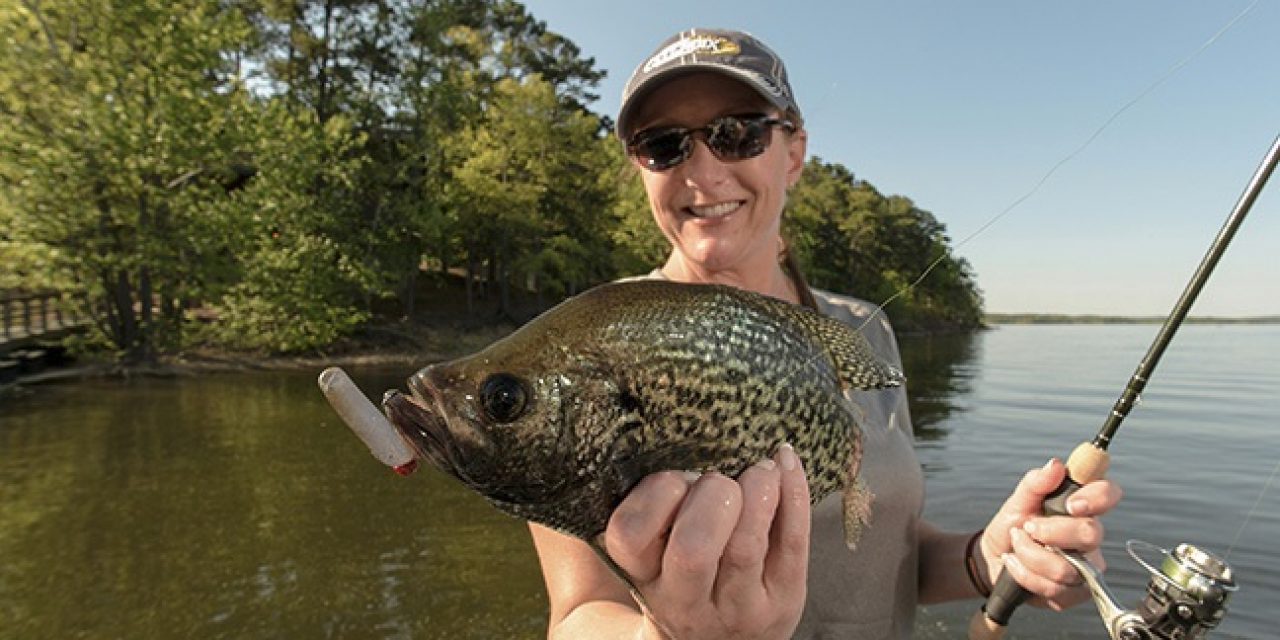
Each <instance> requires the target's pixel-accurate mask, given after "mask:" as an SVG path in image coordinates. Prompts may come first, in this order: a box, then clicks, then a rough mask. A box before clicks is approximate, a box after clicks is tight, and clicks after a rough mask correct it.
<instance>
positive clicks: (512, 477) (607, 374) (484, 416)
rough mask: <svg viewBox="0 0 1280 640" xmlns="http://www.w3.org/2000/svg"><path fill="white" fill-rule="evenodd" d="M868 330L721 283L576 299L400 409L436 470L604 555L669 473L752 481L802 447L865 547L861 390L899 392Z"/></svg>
mask: <svg viewBox="0 0 1280 640" xmlns="http://www.w3.org/2000/svg"><path fill="white" fill-rule="evenodd" d="M901 381H902V375H901V373H900V372H899V371H897V370H896V369H895V368H893V367H891V366H889V365H888V364H886V363H885V362H883V361H882V360H881V359H880V358H878V357H877V356H876V355H875V354H874V353H873V352H872V350H871V349H870V347H869V345H868V344H867V342H866V341H865V339H864V338H863V337H862V336H861V334H859V333H858V332H857V331H856V330H854V328H852V327H849V326H848V325H845V324H843V323H841V322H838V321H836V320H833V319H830V318H827V317H826V316H823V315H821V314H818V313H815V312H813V311H811V310H809V309H807V308H804V307H800V306H797V305H792V304H788V303H785V302H782V301H779V300H776V299H773V298H769V297H766V296H762V295H758V294H755V293H750V292H745V291H742V290H739V289H735V288H732V287H725V286H718V285H694V284H682V283H674V282H668V281H660V280H641V281H631V282H621V283H614V284H608V285H603V286H600V287H597V288H595V289H592V290H590V291H587V292H585V293H583V294H581V295H579V296H576V297H574V298H571V299H570V300H567V301H565V302H564V303H562V304H560V305H559V306H557V307H555V308H553V309H551V310H550V311H548V312H546V313H545V314H543V315H541V316H539V317H538V318H536V319H534V320H533V321H532V322H530V323H529V324H527V325H525V326H524V327H523V328H521V329H519V330H518V331H516V332H515V333H513V334H511V335H510V336H507V337H506V338H504V339H502V340H500V341H498V342H495V343H494V344H492V345H490V346H489V347H487V348H486V349H484V350H483V351H481V352H479V353H477V354H475V355H473V356H470V357H467V358H462V359H459V360H455V361H452V362H447V363H442V364H435V365H430V366H428V367H426V368H424V369H422V370H421V371H419V372H418V373H416V374H415V375H414V376H413V377H411V378H410V381H409V388H410V389H411V390H412V391H413V395H414V397H413V398H412V399H410V398H408V397H407V396H404V395H401V394H398V393H395V392H389V394H388V396H387V398H386V399H385V400H384V410H385V411H386V412H387V414H388V416H389V417H390V418H391V421H392V422H393V423H394V424H395V425H396V427H397V428H398V429H399V430H400V431H401V433H402V435H404V437H405V438H406V440H408V441H409V442H410V444H411V445H412V446H413V448H414V449H415V451H416V452H417V453H418V455H419V456H420V457H423V458H426V459H428V460H429V461H430V462H432V463H433V464H434V465H435V466H437V467H439V468H440V469H442V470H444V471H446V472H448V473H450V474H451V475H453V476H455V477H456V478H458V479H459V480H461V481H462V482H464V483H465V484H467V485H468V486H470V487H471V488H472V489H474V490H476V491H478V492H479V493H481V494H482V495H484V496H485V497H486V498H488V499H489V500H490V501H491V502H492V503H493V504H494V505H496V506H497V507H498V508H499V509H502V510H503V511H506V512H508V513H511V514H514V515H516V516H519V517H522V518H526V519H529V520H533V521H535V522H539V523H542V524H545V525H548V526H550V527H553V528H555V529H558V530H561V531H565V532H568V533H570V534H573V535H576V536H578V537H580V538H583V539H586V540H591V539H593V538H594V537H595V536H596V535H597V534H599V533H600V532H602V531H603V530H604V528H605V526H606V524H607V523H608V519H609V515H610V513H611V512H612V510H613V509H614V507H616V506H617V504H618V503H619V502H620V501H621V499H622V498H623V496H625V494H626V492H627V491H628V490H629V489H630V488H631V487H632V486H634V485H635V483H636V482H638V481H639V480H640V479H641V478H643V477H644V476H646V475H648V474H650V473H653V472H655V471H661V470H666V469H676V470H689V471H712V470H714V471H719V472H721V473H724V474H727V475H729V476H737V475H738V474H739V473H741V472H742V471H743V470H744V469H746V468H747V467H748V466H749V465H751V464H753V463H755V462H756V461H758V460H760V459H762V458H765V457H769V456H771V455H773V453H774V452H775V451H776V449H777V447H778V446H780V445H781V444H782V443H790V444H791V445H792V446H793V447H795V449H796V452H797V453H798V454H799V456H800V458H801V460H802V462H803V464H804V467H805V470H806V472H807V474H808V479H809V486H810V492H811V495H812V499H813V501H814V502H817V501H818V500H820V499H822V498H823V497H824V496H826V495H827V494H829V493H831V492H832V491H835V490H837V489H842V490H843V492H844V508H845V526H846V539H847V541H848V542H849V544H850V546H852V545H853V544H854V542H856V540H857V537H858V535H859V533H860V530H861V527H862V525H863V524H865V523H866V519H867V514H868V513H869V505H870V500H871V496H870V495H869V494H868V493H867V492H866V491H865V490H864V489H863V488H862V487H861V486H860V483H859V482H858V481H857V471H858V466H859V463H860V460H861V455H862V446H861V437H862V436H861V430H860V429H859V427H858V424H857V419H858V416H859V415H860V412H859V410H858V409H857V407H854V406H853V405H852V404H851V403H850V402H849V401H848V400H847V398H846V396H845V394H844V393H843V391H844V390H845V389H873V388H883V387H889V386H896V385H898V384H901Z"/></svg>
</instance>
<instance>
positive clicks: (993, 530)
mask: <svg viewBox="0 0 1280 640" xmlns="http://www.w3.org/2000/svg"><path fill="white" fill-rule="evenodd" d="M1065 475H1066V467H1065V466H1064V465H1063V464H1062V463H1061V462H1060V461H1058V460H1057V459H1053V460H1050V461H1049V462H1048V464H1046V465H1045V466H1044V467H1042V468H1040V469H1034V470H1032V471H1028V472H1027V473H1026V475H1025V476H1023V478H1022V481H1021V482H1020V483H1018V486H1017V488H1015V489H1014V491H1013V494H1012V495H1010V496H1009V499H1008V500H1006V501H1005V503H1004V506H1002V507H1001V508H1000V511H999V512H997V513H996V515H995V517H993V518H992V519H991V523H990V524H988V525H987V528H986V531H985V532H984V533H983V535H982V541H981V550H982V554H983V557H984V558H985V559H986V566H987V570H988V573H987V575H988V576H990V579H992V580H994V579H995V578H996V577H997V576H998V575H999V573H1000V570H1001V568H1003V569H1005V570H1006V571H1008V572H1009V573H1010V575H1012V576H1013V578H1014V579H1015V580H1017V581H1018V584H1020V585H1022V587H1023V588H1024V589H1026V590H1027V591H1029V592H1031V593H1032V594H1033V595H1035V596H1036V597H1035V598H1033V599H1032V600H1031V603H1032V604H1035V605H1038V606H1043V607H1048V608H1050V609H1054V610H1062V609H1065V608H1067V607H1070V606H1073V605H1076V604H1079V603H1080V602H1083V601H1085V600H1088V599H1089V591H1088V589H1087V588H1086V587H1084V586H1083V582H1082V580H1081V578H1080V575H1079V573H1078V572H1077V571H1076V570H1075V568H1074V567H1072V566H1071V565H1070V564H1069V563H1067V561H1066V560H1065V559H1063V558H1062V556H1060V555H1058V553H1057V552H1055V551H1053V550H1051V549H1046V548H1045V546H1046V545H1047V546H1052V547H1057V548H1059V549H1069V550H1073V551H1078V552H1080V553H1083V554H1084V555H1085V557H1086V558H1088V559H1089V562H1090V563H1092V564H1093V565H1094V566H1095V567H1097V568H1098V570H1099V571H1102V570H1104V569H1106V561H1105V560H1104V559H1103V558H1102V553H1101V552H1100V551H1099V550H1098V547H1099V546H1100V545H1101V544H1102V534H1103V530H1102V523H1100V522H1098V516H1101V515H1103V514H1105V513H1106V512H1108V511H1110V510H1111V509H1112V508H1113V507H1115V506H1116V504H1117V503H1118V502H1120V496H1121V491H1120V487H1119V486H1117V485H1115V484H1114V483H1112V482H1110V481H1108V480H1098V481H1095V482H1090V483H1088V484H1086V485H1084V486H1083V487H1081V488H1080V490H1079V491H1077V492H1076V493H1075V495H1073V496H1071V498H1069V499H1068V500H1067V511H1068V512H1069V513H1070V514H1071V515H1067V516H1045V515H1041V514H1042V510H1041V509H1042V505H1043V503H1044V499H1045V497H1046V496H1048V495H1049V494H1050V493H1052V492H1053V490H1054V489H1056V488H1057V487H1058V485H1059V484H1061V482H1062V480H1063V478H1064V477H1065Z"/></svg>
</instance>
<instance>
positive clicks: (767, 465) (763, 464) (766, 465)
mask: <svg viewBox="0 0 1280 640" xmlns="http://www.w3.org/2000/svg"><path fill="white" fill-rule="evenodd" d="M756 466H757V467H759V468H761V469H764V470H765V471H773V470H774V469H777V468H778V463H776V462H774V461H773V460H770V459H769V458H765V459H763V460H760V461H758V462H756Z"/></svg>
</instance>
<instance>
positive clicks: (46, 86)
mask: <svg viewBox="0 0 1280 640" xmlns="http://www.w3.org/2000/svg"><path fill="white" fill-rule="evenodd" d="M0 42H4V43H5V45H4V46H5V55H4V56H0V185H2V187H0V265H2V267H0V290H3V289H13V288H44V287H53V288H57V289H59V290H62V291H65V292H67V296H68V300H69V302H74V303H75V304H77V305H79V306H81V308H83V309H84V310H86V311H88V312H89V313H90V314H91V315H92V317H93V318H94V319H95V321H96V325H97V327H98V330H99V331H98V334H97V336H96V339H97V341H98V344H100V345H101V346H104V347H107V348H111V349H114V350H117V351H118V352H119V353H120V354H121V355H122V356H123V357H125V358H128V359H149V358H152V357H154V356H155V355H157V354H160V353H166V352H173V351H175V350H179V349H182V348H185V347H187V346H190V345H192V344H198V343H205V344H210V343H211V344H216V345H220V346H225V347H230V348H246V349H259V350H269V351H299V350H309V349H315V348H320V347H323V346H325V345H327V344H330V343H332V342H333V341H335V340H337V339H339V338H340V337H342V336H343V335H346V334H350V333H352V332H354V331H357V330H359V329H360V328H361V327H363V326H365V325H366V324H368V323H370V322H372V321H377V320H378V318H377V317H376V315H375V312H374V310H375V309H383V308H388V307H394V308H395V309H397V313H398V314H404V315H412V314H414V313H415V312H416V311H419V310H422V309H423V308H426V307H428V306H429V305H430V304H431V301H429V300H418V299H416V298H415V292H416V291H418V290H419V288H420V287H418V286H417V282H418V279H419V278H420V274H421V273H422V270H423V269H424V268H429V269H434V270H438V271H440V272H442V273H463V274H466V276H467V278H466V281H467V283H468V285H471V284H472V283H481V282H483V283H486V286H485V287H484V288H483V292H482V291H481V290H480V289H479V288H475V289H473V288H472V287H471V286H468V288H467V290H466V291H467V296H468V298H469V300H470V298H471V297H474V296H480V295H485V296H494V297H496V298H498V299H499V304H498V308H499V310H500V311H503V312H505V311H506V310H507V309H509V307H508V300H509V299H510V298H511V297H512V294H513V292H515V291H517V290H518V291H522V292H529V291H532V292H535V293H536V294H538V295H540V296H546V298H547V299H554V298H555V297H558V296H563V295H567V294H572V293H574V292H576V291H580V290H582V289H584V288H586V287H588V286H591V285H594V284H597V283H600V282H604V281H608V280H610V279H613V278H616V277H618V276H621V275H628V274H635V273H643V272H646V271H648V270H649V269H651V268H653V267H654V266H656V265H658V264H660V262H661V260H662V258H663V256H664V254H665V249H666V247H665V242H664V240H663V239H662V238H661V236H659V235H658V232H657V231H656V228H655V225H654V224H653V222H652V220H651V219H650V213H649V211H648V207H647V204H646V202H645V199H644V195H643V192H642V190H641V186H640V183H639V180H638V178H637V177H636V175H635V170H634V169H631V168H630V165H629V163H628V161H627V159H626V158H625V157H624V154H623V153H622V150H621V145H620V144H619V143H618V142H617V141H616V140H615V139H613V138H612V137H611V135H610V134H611V130H612V123H611V121H610V119H609V118H608V117H607V116H602V115H599V114H596V113H593V112H592V111H591V110H590V105H591V104H592V103H593V102H594V101H595V100H596V98H597V96H596V95H595V94H594V93H593V92H594V91H595V87H596V86H597V84H598V82H599V81H600V80H601V78H603V77H604V73H605V72H604V71H603V70H601V69H597V68H596V66H595V62H594V60H592V59H591V58H586V57H583V56H582V55H581V52H580V51H579V49H578V47H577V46H576V45H575V44H574V43H573V42H571V41H569V40H568V39H566V38H564V37H563V36H560V35H558V34H556V33H553V32H551V31H548V30H547V28H546V25H545V24H544V23H543V22H541V21H539V20H537V19H535V18H534V17H533V16H532V15H530V14H529V13H528V12H527V11H526V10H525V8H524V7H523V6H522V5H520V4H519V3H517V2H511V1H509V0H490V1H484V0H437V1H433V2H402V1H399V0H342V1H341V2H337V1H334V0H324V1H320V0H287V1H286V0H233V1H220V2H209V1H208V0H176V1H175V0H163V1H162V0H132V1H130V2H120V1H117V0H63V1H60V2H56V3H37V2H27V1H25V0H24V1H20V2H10V3H4V4H3V5H0ZM785 231H786V233H787V234H788V236H789V237H790V240H791V243H792V246H793V247H794V248H795V250H796V252H797V253H798V255H799V256H800V258H801V260H802V263H803V264H804V265H805V266H806V268H807V270H808V273H809V276H810V278H811V280H812V282H813V284H814V285H815V286H818V287H823V288H827V289H831V290H835V291H840V292H846V293H851V294H853V295H857V296H860V297H863V298H866V299H869V300H872V301H874V302H881V301H883V300H885V299H888V298H889V297H891V296H893V295H894V294H898V293H900V294H901V295H899V296H898V297H897V298H896V299H895V300H894V302H893V303H892V304H891V305H890V307H889V311H890V313H891V314H893V316H894V319H895V322H896V323H897V324H899V325H900V326H902V327H903V328H906V329H913V328H914V329H920V328H956V327H973V326H977V325H978V324H979V323H980V320H981V318H982V301H981V296H980V293H979V291H978V288H977V286H976V283H975V281H974V275H973V272H972V269H971V268H970V266H969V264H968V263H967V262H966V261H965V260H963V259H962V258H959V257H956V256H954V255H953V254H952V252H951V248H950V239H949V238H948V237H947V235H946V229H945V227H944V226H943V225H942V224H941V223H940V222H938V220H937V219H936V218H935V217H934V216H933V215H931V214H930V213H929V212H926V211H923V210H920V209H918V208H917V207H915V206H914V205H913V203H912V202H911V200H909V199H908V198H905V197H902V196H886V195H882V194H880V193H879V192H878V191H877V190H876V189H875V188H874V187H873V186H871V185H869V184H867V183H866V182H864V181H861V180H858V179H855V177H854V174H853V173H852V172H851V171H850V170H848V169H846V168H845V167H842V166H840V165H837V164H830V163H824V162H823V161H822V160H820V159H817V158H814V159H812V160H811V161H810V164H809V167H808V170H807V171H806V173H805V176H804V179H803V180H802V181H801V183H800V184H799V185H798V186H797V187H796V188H795V190H794V191H793V192H792V193H791V196H790V204H789V209H788V212H787V223H786V228H785ZM935 261H937V265H936V266H935V267H934V269H933V271H932V272H931V274H930V275H929V277H928V278H926V279H925V280H924V281H923V282H922V283H921V284H920V285H919V286H917V287H915V288H909V287H908V286H907V285H909V284H910V283H912V282H913V281H914V280H915V279H916V278H918V277H919V276H920V274H922V273H923V272H924V271H925V269H926V268H927V267H928V266H929V265H931V264H933V263H934V262H935ZM197 318H200V319H202V320H201V321H198V320H197ZM210 319H213V320H212V321H209V320H210Z"/></svg>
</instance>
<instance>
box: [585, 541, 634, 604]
mask: <svg viewBox="0 0 1280 640" xmlns="http://www.w3.org/2000/svg"><path fill="white" fill-rule="evenodd" d="M587 546H589V547H591V550H592V551H594V552H596V556H597V557H599V558H600V561H601V562H603V563H604V566H606V567H608V568H609V571H610V572H612V573H613V575H615V576H618V579H619V580H621V581H622V584H625V585H627V590H628V591H630V592H631V597H632V598H635V601H636V604H638V605H640V608H641V609H643V610H646V611H647V610H648V605H647V604H646V603H645V599H644V594H643V593H640V588H639V587H637V586H636V583H635V581H634V580H632V579H631V576H629V575H627V572H626V571H624V570H623V569H622V567H620V566H618V563H617V562H615V561H614V560H613V558H612V557H611V556H610V555H609V552H608V550H606V549H605V548H604V534H603V533H602V534H600V535H599V536H596V537H595V538H594V539H592V540H588V541H587Z"/></svg>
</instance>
